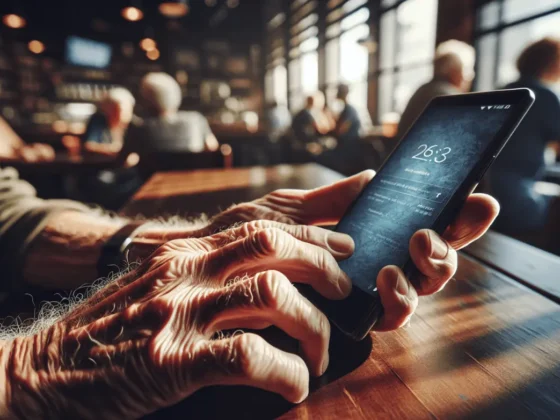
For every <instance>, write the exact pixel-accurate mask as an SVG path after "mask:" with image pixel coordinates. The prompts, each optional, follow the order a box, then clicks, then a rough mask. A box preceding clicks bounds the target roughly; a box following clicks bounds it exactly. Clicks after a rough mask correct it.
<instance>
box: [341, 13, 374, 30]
mask: <svg viewBox="0 0 560 420" xmlns="http://www.w3.org/2000/svg"><path fill="white" fill-rule="evenodd" d="M368 18H369V9H367V8H365V7H364V8H363V9H360V10H358V11H357V12H355V13H352V14H351V15H350V16H346V17H345V18H344V19H342V21H341V22H340V27H341V29H342V30H343V31H345V30H346V29H350V28H352V27H353V26H356V25H359V24H360V23H364V22H367V20H368Z"/></svg>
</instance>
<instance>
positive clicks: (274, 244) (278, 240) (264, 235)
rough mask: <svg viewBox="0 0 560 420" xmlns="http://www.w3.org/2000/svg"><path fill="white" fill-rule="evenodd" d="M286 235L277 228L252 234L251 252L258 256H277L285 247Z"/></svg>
mask: <svg viewBox="0 0 560 420" xmlns="http://www.w3.org/2000/svg"><path fill="white" fill-rule="evenodd" d="M286 242H287V238H286V234H285V233H284V232H282V231H281V230H280V229H277V228H266V229H263V230H260V231H258V232H256V233H255V234H253V236H252V241H251V244H252V246H253V250H254V251H255V252H256V253H257V254H260V255H265V256H277V255H278V254H279V253H280V252H281V250H282V249H283V247H284V246H285V245H286Z"/></svg>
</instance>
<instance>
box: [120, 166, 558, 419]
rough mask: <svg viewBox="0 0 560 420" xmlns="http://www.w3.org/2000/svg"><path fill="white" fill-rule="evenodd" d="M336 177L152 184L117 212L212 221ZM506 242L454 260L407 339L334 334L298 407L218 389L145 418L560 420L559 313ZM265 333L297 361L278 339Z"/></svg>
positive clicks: (287, 174)
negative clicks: (193, 214)
mask: <svg viewBox="0 0 560 420" xmlns="http://www.w3.org/2000/svg"><path fill="white" fill-rule="evenodd" d="M251 171H253V172H251ZM251 173H253V174H254V173H257V174H261V175H259V176H258V177H256V178H255V177H252V176H251ZM282 174H284V175H282ZM263 176H264V181H263V179H262V178H259V177H263ZM338 177H339V176H338V175H337V174H336V173H333V172H332V171H329V170H327V169H324V168H321V167H318V166H316V165H305V166H301V167H292V168H291V170H288V169H283V170H279V169H278V168H271V169H266V170H264V169H258V171H257V172H254V170H253V169H244V170H235V171H234V172H232V171H212V172H205V173H203V172H202V171H201V172H199V173H192V174H181V173H173V174H157V175H156V176H155V177H153V178H152V179H151V180H150V181H149V182H148V184H147V185H146V186H145V187H144V188H142V190H140V191H139V193H138V194H137V195H136V196H135V199H134V200H133V202H131V203H129V205H128V206H127V208H126V209H125V211H124V212H125V213H126V214H129V215H131V214H135V212H138V211H141V212H147V213H151V214H155V213H157V212H164V213H165V212H167V213H177V212H184V211H185V209H187V208H189V207H190V206H191V205H194V206H195V208H196V209H197V211H202V212H209V213H212V212H213V211H214V210H216V209H218V208H224V207H227V206H229V205H230V204H231V201H230V200H233V201H237V202H238V201H244V200H245V199H248V198H251V199H253V198H256V197H258V196H260V195H262V194H264V193H266V192H269V191H271V190H273V189H276V188H280V187H290V188H294V187H305V188H312V187H317V186H319V185H323V184H325V183H327V182H331V181H333V180H335V179H337V178H338ZM255 179H260V180H259V181H258V182H257V181H255ZM198 200H203V202H198ZM151 206H154V208H153V209H151ZM510 241H511V240H510V239H509V238H500V242H490V245H488V246H480V247H479V248H478V249H477V251H476V258H473V257H471V256H468V255H466V254H461V256H460V262H459V270H458V272H457V274H456V276H455V279H454V280H452V281H451V282H450V283H449V285H448V286H447V287H446V288H445V290H444V291H442V292H440V293H439V294H437V295H435V296H431V297H428V298H423V299H421V302H420V306H419V308H418V311H417V313H416V314H415V315H414V317H413V318H412V320H411V323H410V325H409V326H408V327H407V328H403V329H401V330H399V331H394V332H390V333H381V334H371V335H370V336H369V337H368V338H367V339H366V340H364V341H362V342H360V343H354V342H351V341H349V340H348V339H346V338H345V337H343V336H342V335H341V334H340V333H337V332H336V331H334V332H333V337H332V338H331V365H330V367H329V369H328V370H327V373H326V374H325V375H323V377H321V378H316V379H313V380H312V392H311V394H310V396H309V398H308V399H307V400H306V401H304V402H303V403H302V404H299V405H297V406H292V405H290V404H288V403H287V402H285V401H283V400H282V399H281V398H280V397H278V396H275V395H272V394H268V393H266V392H263V391H259V390H254V389H250V388H246V387H213V388H208V389H204V390H201V391H199V392H197V393H196V394H195V395H193V396H191V397H190V398H188V399H186V400H185V401H184V402H182V403H181V404H178V405H176V406H174V407H171V408H169V409H167V410H162V411H160V412H158V413H155V414H153V415H152V416H149V418H179V417H180V418H205V419H211V418H256V419H267V418H277V417H281V418H283V419H331V418H342V419H350V418H351V419H354V418H356V419H371V418H387V419H389V418H391V419H392V418H397V419H405V418H413V419H424V418H426V419H433V418H445V419H448V418H476V419H494V418H539V419H543V418H550V419H556V418H560V306H559V305H558V304H557V303H556V302H554V301H552V300H550V299H548V298H546V297H545V296H543V295H542V294H540V293H537V292H536V291H534V290H530V289H528V288H527V287H525V286H523V285H522V284H520V283H519V282H518V281H517V280H516V279H517V278H521V277H524V278H528V279H530V278H531V276H533V275H535V274H536V273H537V272H535V271H531V270H524V271H523V270H522V271H517V269H515V267H516V266H517V265H521V266H523V264H530V261H531V259H532V258H539V251H538V250H534V251H533V252H531V253H525V254H524V253H521V254H516V255H515V259H516V261H515V262H514V263H511V255H509V254H508V252H509V249H510V246H511V245H512V244H511V243H510ZM514 245H515V244H514ZM469 252H471V254H473V255H474V254H475V252H474V251H472V249H471V250H469ZM485 253H486V254H485ZM540 257H543V256H542V255H540ZM484 261H493V263H492V266H490V264H487V263H485V262H484ZM540 261H546V260H543V259H541V260H540ZM550 262H551V264H557V261H556V260H551V261H550ZM501 264H504V266H501ZM541 268H542V269H543V270H546V269H547V267H541ZM548 268H550V267H548ZM510 273H511V274H510ZM516 273H517V274H516ZM520 273H521V274H520ZM539 273H543V271H539ZM544 273H545V274H546V273H549V274H547V275H550V272H547V271H544ZM556 273H557V272H556ZM552 275H554V273H552ZM556 278H558V277H556ZM264 334H265V337H266V338H267V340H269V341H271V342H273V343H274V344H275V345H278V346H279V347H281V348H283V349H286V350H290V351H294V352H296V351H297V348H298V347H297V343H295V342H294V341H293V340H291V339H289V338H288V337H286V336H285V335H284V334H283V333H281V332H279V331H277V330H274V329H269V330H266V331H265V332H264Z"/></svg>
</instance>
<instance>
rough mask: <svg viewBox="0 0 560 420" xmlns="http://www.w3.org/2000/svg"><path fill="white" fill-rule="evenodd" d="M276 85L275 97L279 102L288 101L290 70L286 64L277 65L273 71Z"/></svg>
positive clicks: (284, 103)
mask: <svg viewBox="0 0 560 420" xmlns="http://www.w3.org/2000/svg"><path fill="white" fill-rule="evenodd" d="M272 79H273V85H274V99H276V101H277V102H278V103H279V104H282V105H286V104H287V103H288V72H287V71H286V67H285V66H276V67H275V68H274V70H273V73H272Z"/></svg>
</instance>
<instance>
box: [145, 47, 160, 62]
mask: <svg viewBox="0 0 560 420" xmlns="http://www.w3.org/2000/svg"><path fill="white" fill-rule="evenodd" d="M146 57H148V58H149V59H150V60H157V59H158V58H159V50H158V49H157V48H154V49H153V50H150V51H148V52H147V53H146Z"/></svg>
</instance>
